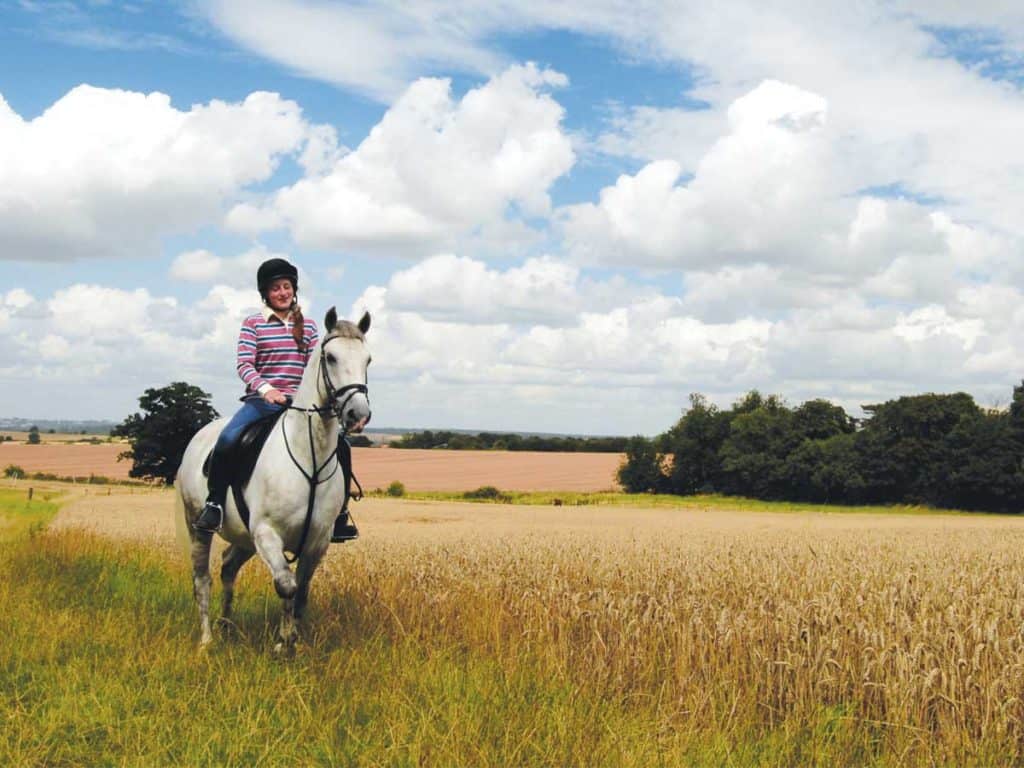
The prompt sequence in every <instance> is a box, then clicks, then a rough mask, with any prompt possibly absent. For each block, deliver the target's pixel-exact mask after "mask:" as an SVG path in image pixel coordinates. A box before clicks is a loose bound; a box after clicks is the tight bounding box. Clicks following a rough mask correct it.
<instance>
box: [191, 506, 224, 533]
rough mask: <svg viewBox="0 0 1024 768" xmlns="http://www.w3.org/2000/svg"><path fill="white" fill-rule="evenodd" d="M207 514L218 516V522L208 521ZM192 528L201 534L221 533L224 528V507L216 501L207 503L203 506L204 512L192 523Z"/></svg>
mask: <svg viewBox="0 0 1024 768" xmlns="http://www.w3.org/2000/svg"><path fill="white" fill-rule="evenodd" d="M207 512H210V513H211V514H213V513H215V514H216V515H217V520H216V522H214V521H211V520H209V519H207ZM192 527H193V528H194V529H195V530H197V531H199V532H200V533H220V531H221V528H223V527H224V507H222V506H221V505H220V504H218V503H217V502H215V501H207V502H206V503H205V504H203V511H202V512H200V513H199V517H197V518H196V519H195V521H194V522H193V523H192Z"/></svg>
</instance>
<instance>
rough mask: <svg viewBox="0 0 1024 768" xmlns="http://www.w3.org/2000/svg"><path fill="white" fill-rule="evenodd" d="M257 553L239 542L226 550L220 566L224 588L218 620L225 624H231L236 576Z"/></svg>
mask: <svg viewBox="0 0 1024 768" xmlns="http://www.w3.org/2000/svg"><path fill="white" fill-rule="evenodd" d="M255 554H256V553H255V552H254V551H253V550H251V549H242V548H241V547H239V546H238V545H237V544H232V545H231V546H229V547H228V548H227V549H225V550H224V554H223V556H222V557H221V566H220V582H221V585H222V586H223V588H224V590H223V592H222V593H221V612H220V620H219V622H218V623H220V624H222V625H223V626H231V610H232V607H233V605H234V601H235V578H236V577H237V576H238V571H239V570H241V568H242V566H243V565H245V564H246V563H247V562H248V561H249V558H250V557H252V556H253V555H255Z"/></svg>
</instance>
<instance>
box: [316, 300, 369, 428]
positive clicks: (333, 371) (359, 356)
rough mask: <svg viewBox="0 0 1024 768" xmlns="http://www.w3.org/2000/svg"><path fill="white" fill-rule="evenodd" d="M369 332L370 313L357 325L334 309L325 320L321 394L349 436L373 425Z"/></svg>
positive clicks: (322, 344)
mask: <svg viewBox="0 0 1024 768" xmlns="http://www.w3.org/2000/svg"><path fill="white" fill-rule="evenodd" d="M369 330H370V313H369V312H365V313H363V317H362V319H361V320H360V321H359V323H358V324H357V323H350V322H349V321H348V320H339V319H338V313H337V312H335V311H334V307H331V308H330V310H328V312H327V315H326V316H325V317H324V337H323V341H321V342H320V364H319V365H320V381H319V383H318V390H319V391H320V393H321V395H322V396H323V397H324V399H325V404H326V405H329V406H330V407H331V408H333V409H334V413H335V414H336V415H337V417H338V421H339V424H340V426H341V428H342V429H343V430H345V431H347V432H362V430H363V427H365V426H366V424H367V423H368V422H369V421H370V399H369V392H368V391H367V387H366V384H367V381H366V369H367V367H369V365H370V349H369V347H367V346H366V332H367V331H369Z"/></svg>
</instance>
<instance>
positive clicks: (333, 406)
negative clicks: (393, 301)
mask: <svg viewBox="0 0 1024 768" xmlns="http://www.w3.org/2000/svg"><path fill="white" fill-rule="evenodd" d="M336 338H338V336H336V335H335V336H328V337H326V338H325V339H324V340H323V341H322V342H320V364H319V368H320V370H319V371H318V375H319V376H320V379H321V381H323V384H324V389H325V390H326V399H327V401H328V402H327V404H326V405H322V406H319V407H316V406H314V407H313V408H299V407H298V406H294V405H292V404H291V403H288V405H286V406H285V409H286V410H289V411H299V412H300V413H305V414H306V431H307V434H308V435H309V454H310V456H311V457H312V458H313V471H312V473H310V472H307V471H306V470H305V468H304V467H303V466H302V465H301V464H300V463H299V460H298V459H296V458H295V454H294V453H293V452H292V447H291V446H290V445H289V444H288V432H287V431H286V430H285V428H284V422H285V420H284V419H283V418H282V419H281V437H283V438H284V447H285V449H287V451H288V456H289V457H290V458H291V460H292V463H293V464H294V465H295V466H296V467H297V468H298V470H299V472H301V473H302V476H303V477H304V478H306V482H308V483H309V499H308V501H307V503H306V519H305V520H303V521H302V536H301V537H300V538H299V546H298V548H297V549H296V550H295V552H294V553H293V554H292V556H291V557H288V554H287V553H285V555H284V559H285V561H286V562H287V563H288V564H289V565H291V564H292V563H294V562H295V561H296V560H298V559H299V556H300V555H301V554H302V550H303V549H305V547H306V539H307V537H308V536H309V526H310V524H311V523H312V522H313V507H314V506H316V487H317V486H318V485H320V483H326V482H327V481H328V480H330V479H331V478H332V477H334V475H335V473H336V472H337V471H338V467H340V466H341V460H340V459H339V458H338V451H337V450H335V451H333V452H332V453H333V455H334V458H335V465H334V469H332V470H331V474H329V475H327V477H324V478H320V473H321V472H323V470H324V469H325V468H326V467H327V465H328V464H330V462H331V460H330V458H328V459H326V460H325V461H324V463H323V464H321V465H320V466H317V458H316V447H315V446H314V444H313V415H314V414H316V415H318V416H321V417H322V418H323V419H324V421H327V420H329V419H332V418H333V419H338V420H339V422H340V420H341V415H342V414H343V413H344V412H345V406H347V405H348V403H349V400H351V399H352V398H353V397H355V396H356V394H358V393H362V394H364V395H368V394H369V390H368V389H367V387H366V385H365V384H346V385H345V386H343V387H335V386H334V383H333V382H332V381H331V377H330V374H328V373H327V366H326V365H324V356H323V349H324V347H325V346H326V345H327V342H329V341H331V340H332V339H336ZM317 389H319V387H317ZM342 395H344V398H343V399H342V401H341V402H340V403H339V402H338V398H340V397H342ZM347 434H348V428H347V427H344V426H342V428H341V437H342V439H344V438H345V436H346V435H347ZM346 464H347V466H344V467H342V474H344V475H345V479H346V483H345V497H346V498H345V501H346V502H347V501H348V482H347V480H348V478H349V477H351V478H352V479H353V480H355V483H356V486H357V487H358V488H359V497H358V498H362V496H363V493H362V490H363V489H362V486H361V485H359V481H358V480H356V479H355V474H354V473H353V472H352V463H351V458H350V459H349V460H348V461H347V462H346Z"/></svg>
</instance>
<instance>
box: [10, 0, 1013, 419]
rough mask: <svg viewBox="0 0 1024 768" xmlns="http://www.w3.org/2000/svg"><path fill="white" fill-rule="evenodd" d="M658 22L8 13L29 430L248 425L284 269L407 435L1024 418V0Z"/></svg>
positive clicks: (328, 6)
mask: <svg viewBox="0 0 1024 768" xmlns="http://www.w3.org/2000/svg"><path fill="white" fill-rule="evenodd" d="M642 5H643V8H642V10H641V11H638V10H634V6H633V5H630V6H628V7H627V6H625V5H620V4H619V3H616V2H612V1H611V0H609V1H608V2H601V1H598V2H592V3H587V4H585V5H584V4H571V3H568V4H560V5H558V6H557V7H552V6H550V5H549V4H541V3H536V4H534V3H531V2H517V3H515V4H511V3H510V4H504V3H493V4H489V5H487V6H479V5H477V4H474V3H470V2H465V3H461V2H452V3H445V4H443V5H438V4H435V3H432V2H427V1H426V0H413V1H412V2H407V3H401V4H397V3H396V4H392V3H374V4H367V3H359V4H349V3H343V2H326V1H317V2H314V1H313V0H304V1H302V2H299V1H298V0H253V1H252V2H247V3H242V2H239V1H237V0H218V1H217V2H199V1H198V0H196V1H195V2H182V3H155V2H146V1H144V0H136V1H135V2H127V3H120V2H112V1H111V2H99V1H93V2H86V1H83V2H73V1H71V0H62V1H60V2H35V1H32V2H30V1H29V0H21V1H20V2H19V1H15V0H0V18H2V21H3V23H2V24H0V96H2V98H3V100H4V102H5V104H6V107H2V106H0V261H2V263H3V265H4V274H5V276H6V279H5V281H4V284H3V285H0V331H2V332H3V336H2V338H3V342H2V344H3V348H2V349H0V355H2V356H3V359H4V360H5V361H7V362H6V364H4V365H0V392H3V393H4V394H6V395H8V397H7V398H6V399H7V401H8V403H9V405H8V410H7V411H4V410H3V409H0V415H9V416H25V417H42V416H44V415H48V416H61V417H80V418H110V419H118V420H119V419H121V418H123V417H124V416H125V415H127V413H129V412H131V411H132V410H133V409H134V408H135V406H136V401H137V398H138V395H139V394H140V393H141V391H142V389H143V388H145V387H150V386H162V385H163V384H166V383H168V382H170V381H174V380H181V379H184V380H188V381H190V382H193V383H197V384H199V385H200V386H203V387H204V388H205V389H207V390H208V391H210V392H211V393H212V395H213V397H214V403H215V405H216V406H217V407H218V408H219V409H220V410H222V411H224V412H228V411H230V410H232V409H233V408H234V400H235V398H237V396H238V395H239V394H240V384H239V383H238V382H237V380H236V379H235V377H234V373H233V347H234V337H235V335H236V333H237V327H238V323H239V322H240V320H241V318H242V317H243V316H244V315H245V313H246V312H247V311H249V310H251V309H252V308H254V306H255V304H254V302H255V301H257V300H258V297H257V296H256V294H255V291H253V289H252V287H251V283H252V281H253V274H254V272H255V266H256V265H258V263H259V262H260V261H261V260H262V259H263V258H267V257H268V256H269V255H284V256H286V257H288V258H290V259H292V260H293V261H295V262H296V263H297V264H298V265H299V266H300V268H301V269H302V274H303V284H302V291H301V293H302V299H303V302H304V304H305V305H306V306H307V307H308V308H309V311H310V314H311V315H312V316H315V317H318V318H321V317H322V316H323V313H324V312H325V311H326V309H327V307H329V306H331V305H336V306H338V308H339V310H340V311H341V312H342V313H343V314H346V315H349V316H353V317H354V316H357V315H358V314H359V313H361V311H362V310H364V309H369V310H370V311H371V312H372V313H373V315H374V327H373V330H372V331H371V337H370V338H371V341H372V342H373V344H374V360H375V363H374V369H375V370H374V389H375V391H374V393H373V396H374V404H375V412H376V415H375V422H376V423H377V424H380V425H385V426H386V425H389V424H394V425H402V426H419V427H462V428H480V429H511V430H539V431H561V432H578V433H589V434H609V433H611V434H633V433H644V434H654V433H656V432H660V431H662V430H664V429H666V428H667V427H668V426H670V425H671V423H672V422H673V421H674V419H675V418H677V417H678V414H679V411H680V409H681V408H682V407H684V406H685V404H686V402H687V395H688V394H689V393H690V392H702V393H704V394H706V395H708V397H709V398H710V399H711V400H713V401H714V402H718V403H719V404H722V405H728V404H729V403H731V402H732V401H733V400H734V399H735V398H737V397H739V396H740V395H742V394H743V393H744V392H746V391H748V390H749V389H752V388H758V389H760V390H762V391H765V392H771V393H777V394H781V395H783V396H784V397H786V398H787V399H788V400H789V401H790V402H793V403H798V402H801V401H803V400H805V399H808V398H811V397H825V398H828V399H830V400H832V401H833V402H837V403H839V404H841V405H843V406H844V407H846V408H847V409H848V410H850V411H851V412H852V413H854V414H857V413H859V408H860V406H861V405H862V404H865V403H870V402H877V401H880V400H884V399H888V398H891V397H896V396H899V395H903V394H914V393H919V392H924V391H958V390H963V391H968V392H970V393H971V394H973V395H974V396H975V397H976V398H977V399H978V401H979V402H980V403H982V404H983V405H994V406H998V405H1000V404H1005V402H1006V401H1007V400H1008V399H1009V393H1010V391H1011V388H1012V386H1013V384H1014V383H1016V382H1018V381H1019V380H1020V379H1021V378H1022V373H1021V366H1020V364H1019V361H1020V360H1021V359H1022V355H1021V353H1022V352H1024V350H1022V348H1021V347H1022V342H1021V339H1022V338H1024V334H1022V333H1021V331H1022V330H1024V327H1022V326H1024V311H1022V310H1020V309H1019V307H1021V306H1024V305H1022V303H1021V302H1020V292H1021V290H1024V262H1022V261H1021V259H1020V256H1021V232H1020V229H1019V224H1018V218H1019V213H1018V212H1019V210H1021V204H1022V203H1024V200H1021V196H1022V191H1021V190H1022V189H1024V185H1022V184H1021V182H1022V181H1024V179H1022V171H1021V170H1020V169H1021V168H1024V157H1022V155H1024V150H1022V149H1021V147H1020V142H1019V136H1020V135H1022V134H1021V131H1022V130H1024V97H1022V93H1021V85H1022V81H1024V80H1022V78H1024V67H1022V66H1021V65H1022V62H1024V11H1021V12H1017V11H1014V10H1013V9H1007V8H1006V7H1003V6H1000V5H997V4H991V5H988V4H985V3H980V4H974V5H972V6H971V7H970V8H969V9H964V8H961V7H960V6H959V5H954V4H944V3H914V2H898V3H892V2H877V3H871V2H869V3H864V4H858V5H857V6H856V7H852V8H842V9H838V8H831V9H828V8H817V7H808V6H806V5H803V4H800V3H796V2H784V3H780V4H773V5H772V6H771V7H765V6H764V5H763V4H756V3H742V2H737V3H735V4H730V5H729V6H716V7H707V6H706V4H697V3H692V4H691V3H685V2H684V3H677V2H674V3H661V2H656V1H654V0H652V2H649V3H644V4H642ZM637 7H638V6H637ZM55 373H56V374H57V375H55ZM69 381H70V382H73V387H72V388H73V389H74V390H75V391H81V392H88V393H89V395H88V396H87V397H80V398H76V399H74V400H72V399H69V398H68V397H67V396H66V393H67V391H68V390H69V384H68V382H69Z"/></svg>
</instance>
